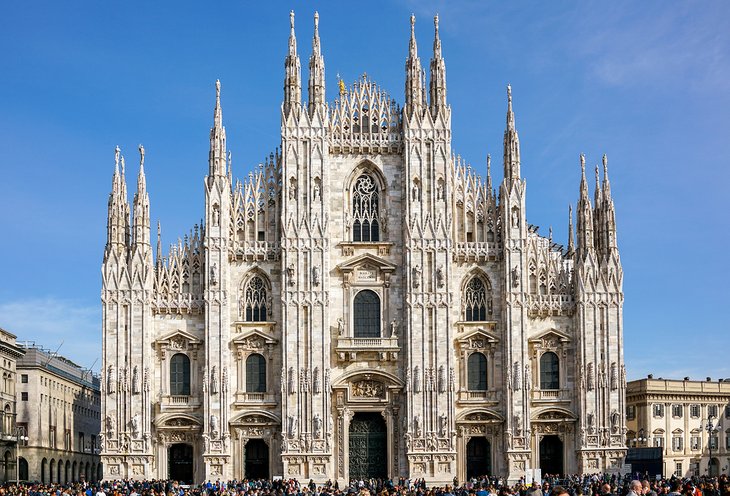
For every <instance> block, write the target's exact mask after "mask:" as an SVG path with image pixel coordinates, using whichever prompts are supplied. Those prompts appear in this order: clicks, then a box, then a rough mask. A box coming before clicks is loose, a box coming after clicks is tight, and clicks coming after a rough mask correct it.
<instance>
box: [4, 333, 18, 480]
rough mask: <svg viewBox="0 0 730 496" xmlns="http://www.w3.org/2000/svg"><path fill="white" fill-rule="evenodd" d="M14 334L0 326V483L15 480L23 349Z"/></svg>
mask: <svg viewBox="0 0 730 496" xmlns="http://www.w3.org/2000/svg"><path fill="white" fill-rule="evenodd" d="M15 340H16V336H15V335H13V334H11V333H9V332H8V331H6V330H5V329H2V328H0V359H1V360H2V364H1V365H0V370H2V374H3V381H2V383H0V412H1V413H2V420H1V421H0V456H2V459H1V460H2V461H1V463H2V468H0V483H2V482H7V481H11V480H15V478H16V476H17V474H16V459H17V458H16V445H17V441H18V432H17V429H16V425H15V412H16V411H17V410H16V398H15V389H16V380H17V375H16V362H17V360H18V359H19V358H20V357H22V356H23V350H22V349H21V348H19V347H18V345H17V343H16V341H15Z"/></svg>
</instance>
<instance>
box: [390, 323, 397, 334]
mask: <svg viewBox="0 0 730 496" xmlns="http://www.w3.org/2000/svg"><path fill="white" fill-rule="evenodd" d="M390 337H391V338H397V337H398V322H396V320H395V319H393V320H392V321H391V322H390Z"/></svg>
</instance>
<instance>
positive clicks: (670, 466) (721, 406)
mask: <svg viewBox="0 0 730 496" xmlns="http://www.w3.org/2000/svg"><path fill="white" fill-rule="evenodd" d="M708 420H710V423H711V426H712V429H708ZM626 425H627V427H628V431H627V434H626V444H627V446H628V447H630V448H660V449H659V450H656V453H657V456H659V455H660V456H661V463H662V469H663V474H664V475H665V476H667V477H669V476H671V475H676V476H677V477H688V476H695V475H711V476H717V475H720V474H724V475H728V465H730V379H728V380H727V381H725V380H723V379H720V380H711V379H710V378H709V377H708V378H707V380H705V381H691V380H689V378H685V379H684V380H675V379H662V378H658V379H654V378H653V377H652V376H651V375H650V376H649V377H648V378H646V379H640V380H636V381H631V382H629V383H628V386H627V391H626ZM632 451H634V450H632ZM640 451H641V450H637V452H640ZM645 451H648V450H645ZM644 458H645V459H646V457H644ZM657 461H659V460H657Z"/></svg>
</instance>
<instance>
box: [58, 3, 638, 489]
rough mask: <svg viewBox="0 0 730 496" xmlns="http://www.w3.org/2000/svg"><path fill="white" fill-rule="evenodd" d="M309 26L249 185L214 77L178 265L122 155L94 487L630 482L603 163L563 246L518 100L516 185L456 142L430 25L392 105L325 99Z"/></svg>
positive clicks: (409, 46)
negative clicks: (527, 171) (199, 200)
mask: <svg viewBox="0 0 730 496" xmlns="http://www.w3.org/2000/svg"><path fill="white" fill-rule="evenodd" d="M318 21H319V19H318V16H317V15H316V14H315V18H314V36H313V39H312V53H311V56H310V58H309V79H308V82H307V81H303V80H302V77H301V63H300V59H299V54H298V46H297V40H296V36H295V31H294V14H293V13H292V14H291V21H290V22H291V31H290V36H289V43H288V53H287V55H286V58H285V63H284V66H285V71H284V72H285V73H284V95H283V102H282V105H281V135H280V136H277V137H273V136H272V140H271V141H272V149H273V148H274V147H276V149H275V151H273V152H271V154H270V155H268V156H266V158H265V160H264V162H263V163H262V164H261V165H260V166H259V167H255V168H254V170H252V171H251V172H250V173H248V175H247V177H246V179H244V181H243V182H241V181H236V182H234V180H233V172H232V166H231V159H230V154H229V152H228V149H227V143H226V133H225V128H224V126H223V117H222V106H221V88H220V83H217V84H216V99H215V105H214V115H213V126H212V129H211V131H210V136H209V139H210V152H209V156H208V170H207V171H206V172H207V176H206V178H205V182H204V184H205V187H204V190H203V191H201V194H202V195H204V198H205V211H204V212H201V213H202V217H203V219H204V221H203V223H202V224H195V225H194V227H192V229H191V231H190V233H189V235H187V236H185V238H184V240H181V241H179V242H178V243H176V244H175V245H174V246H173V247H172V248H171V249H170V251H169V252H167V253H165V254H163V249H162V243H161V234H160V227H159V224H158V226H157V243H156V249H155V242H154V240H153V239H152V238H151V236H152V233H151V232H150V231H151V211H150V197H149V194H148V191H147V185H146V178H145V163H144V158H145V155H144V148H143V147H141V146H140V163H139V173H138V175H137V185H136V186H137V189H136V193H135V195H134V199H133V201H132V202H131V204H130V201H129V197H128V193H127V181H126V178H125V177H126V176H125V170H126V168H125V162H124V157H123V156H122V155H121V152H120V150H119V148H117V150H116V153H115V165H114V173H113V179H112V191H111V194H110V196H109V202H108V222H107V241H106V247H105V249H104V257H103V263H102V310H103V380H102V384H103V391H102V411H103V426H102V431H103V445H102V461H103V465H104V478H106V479H115V478H138V479H140V478H147V479H152V478H162V479H164V478H172V479H178V480H183V481H189V482H192V481H194V482H201V481H204V480H208V479H212V480H215V479H242V478H244V477H272V476H277V475H281V476H285V477H296V478H298V479H300V480H308V479H310V478H311V479H314V480H315V481H326V480H327V479H332V480H335V479H336V480H339V481H340V483H343V482H345V481H348V480H350V479H351V478H367V477H387V476H391V477H398V476H408V477H414V478H424V479H426V480H427V481H429V482H431V483H445V482H450V481H452V480H453V478H454V476H456V477H457V478H458V479H459V480H464V479H465V478H466V477H471V476H479V475H485V474H499V475H502V476H506V477H508V478H509V479H510V480H516V479H517V478H519V477H520V476H522V475H524V474H525V471H526V469H529V468H541V469H542V473H543V474H558V473H577V472H601V471H610V470H618V469H619V467H621V466H622V463H623V458H624V455H625V451H626V450H625V444H624V440H625V438H626V428H625V423H624V422H625V404H624V398H625V386H626V384H625V376H626V375H625V367H624V357H623V310H622V308H623V293H622V281H623V270H622V267H621V261H620V257H619V250H618V246H617V235H616V233H617V230H616V222H615V209H614V202H613V197H612V193H611V186H610V182H609V178H608V162H607V159H606V157H605V155H604V156H603V160H602V162H603V167H602V171H599V168H598V166H596V171H595V173H596V184H595V191H594V192H593V194H591V193H590V192H589V186H588V181H587V179H586V170H585V158H584V157H583V156H581V157H580V161H579V162H578V160H576V168H575V170H576V183H578V184H579V186H578V188H577V193H578V202H577V207H576V216H577V226H576V227H577V229H576V230H575V231H574V228H573V218H572V210H571V213H570V215H569V216H566V217H569V219H567V218H566V224H569V232H570V234H569V237H568V239H567V242H566V246H561V245H559V244H557V243H556V242H555V241H554V240H553V238H552V234H549V235H546V234H545V233H543V234H541V233H540V232H539V231H538V228H537V227H535V226H532V225H530V224H529V223H528V218H527V213H526V200H525V198H526V180H525V178H523V176H522V168H521V166H522V164H521V160H520V141H519V138H518V133H517V125H516V119H515V113H514V111H513V101H512V93H511V89H510V88H509V87H508V88H507V102H506V107H507V111H506V125H505V131H504V149H503V163H502V167H501V169H502V170H503V178H502V180H501V181H500V182H499V183H497V184H496V185H493V183H492V176H491V170H490V162H488V163H487V167H486V169H485V170H484V171H482V172H483V173H484V174H479V173H478V172H477V169H476V168H473V167H471V166H470V165H468V164H467V163H466V162H465V161H464V160H462V159H461V158H460V157H459V156H458V155H456V153H455V151H454V150H453V149H452V130H451V116H452V114H451V112H452V109H451V106H450V105H449V103H448V100H447V96H446V95H447V91H446V64H445V61H444V58H443V56H442V51H441V39H440V37H439V20H438V17H436V18H435V19H434V35H433V52H432V55H431V60H430V63H429V64H428V67H427V68H426V70H425V71H424V70H423V69H422V64H421V59H420V57H419V55H418V49H417V43H416V36H415V19H414V18H413V17H412V18H411V35H410V40H409V42H408V43H404V44H403V52H404V54H406V63H405V72H404V76H405V93H404V94H403V95H402V99H401V102H400V103H397V102H396V100H395V99H393V98H392V97H391V96H390V95H389V94H388V93H387V92H385V91H384V90H383V89H382V88H380V87H379V86H378V85H377V84H376V83H375V82H373V81H372V79H370V78H369V77H368V76H366V75H363V77H362V78H360V79H358V80H357V81H355V82H354V84H352V85H350V86H346V85H345V83H344V82H343V81H338V88H337V91H335V94H336V97H335V99H334V101H331V100H328V99H327V95H326V92H325V76H324V58H323V55H322V50H321V40H320V37H319V32H318ZM404 41H405V40H404ZM426 74H428V83H427V82H426ZM277 81H279V80H278V79H277V80H275V81H271V83H272V84H278V82H277ZM305 86H308V89H309V91H308V102H305V101H304V100H303V98H302V92H303V87H305ZM495 112H496V111H495V110H494V109H485V112H484V115H494V113H495ZM501 112H502V111H500V113H501ZM502 115H504V114H502ZM580 146H581V144H579V143H576V149H579V148H580ZM262 152H263V150H262ZM485 154H486V153H485ZM576 155H577V154H576ZM576 158H577V157H576ZM599 172H602V178H600V177H599V176H600V173H599ZM201 173H202V171H201ZM536 187H539V185H537V186H536ZM591 196H592V197H593V198H591ZM566 203H567V199H566ZM567 213H568V212H566V214H567ZM191 224H192V222H191ZM55 422H56V424H54V425H56V426H57V428H58V429H61V428H62V427H60V423H59V420H57V419H56V420H55ZM44 435H47V433H46V434H44ZM44 456H45V455H44ZM64 463H65V459H64ZM54 477H55V476H54Z"/></svg>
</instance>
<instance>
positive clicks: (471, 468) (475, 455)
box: [466, 437, 492, 479]
mask: <svg viewBox="0 0 730 496" xmlns="http://www.w3.org/2000/svg"><path fill="white" fill-rule="evenodd" d="M491 473H492V446H491V444H490V443H489V441H488V440H487V438H485V437H473V438H471V439H470V440H469V442H468V443H467V444H466V478H467V479H471V478H472V477H481V476H484V475H489V474H491Z"/></svg>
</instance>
